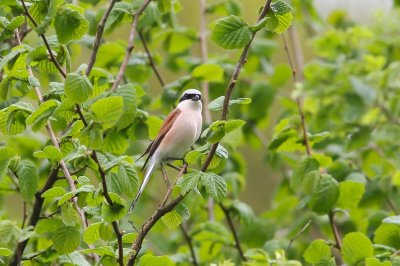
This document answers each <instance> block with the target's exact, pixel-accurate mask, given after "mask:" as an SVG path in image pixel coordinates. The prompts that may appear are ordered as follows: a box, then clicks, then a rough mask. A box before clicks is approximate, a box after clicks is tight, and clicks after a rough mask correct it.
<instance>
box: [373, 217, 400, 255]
mask: <svg viewBox="0 0 400 266" xmlns="http://www.w3.org/2000/svg"><path fill="white" fill-rule="evenodd" d="M374 235H375V237H374V242H375V243H377V244H382V245H387V246H390V247H394V248H396V249H399V248H400V216H399V215H398V216H389V217H387V218H385V219H383V221H382V223H381V225H379V227H378V228H377V229H376V231H375V233H374Z"/></svg>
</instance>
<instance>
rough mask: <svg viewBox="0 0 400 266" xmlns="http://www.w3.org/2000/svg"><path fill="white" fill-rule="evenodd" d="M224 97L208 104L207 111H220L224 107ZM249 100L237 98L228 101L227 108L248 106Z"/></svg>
mask: <svg viewBox="0 0 400 266" xmlns="http://www.w3.org/2000/svg"><path fill="white" fill-rule="evenodd" d="M224 100H225V96H220V97H218V98H217V99H215V100H213V101H212V102H210V103H209V104H208V109H209V110H211V111H221V110H222V108H223V106H224ZM249 103H251V98H239V99H235V100H229V106H231V105H233V104H249Z"/></svg>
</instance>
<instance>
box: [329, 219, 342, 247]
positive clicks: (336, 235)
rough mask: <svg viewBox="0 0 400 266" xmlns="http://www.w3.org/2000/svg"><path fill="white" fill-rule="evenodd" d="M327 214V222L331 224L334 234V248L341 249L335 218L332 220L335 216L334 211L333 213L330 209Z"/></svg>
mask: <svg viewBox="0 0 400 266" xmlns="http://www.w3.org/2000/svg"><path fill="white" fill-rule="evenodd" d="M328 216H329V223H330V224H331V228H332V232H333V235H334V237H335V241H336V248H337V249H338V250H341V249H342V242H341V240H340V234H339V230H338V229H337V227H336V223H335V220H334V218H335V213H334V212H333V211H331V212H330V213H329V214H328Z"/></svg>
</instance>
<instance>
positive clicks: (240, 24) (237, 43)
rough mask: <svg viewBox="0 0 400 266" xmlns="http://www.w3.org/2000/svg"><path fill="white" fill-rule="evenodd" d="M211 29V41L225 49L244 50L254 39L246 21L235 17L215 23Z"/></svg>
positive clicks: (225, 18) (221, 19)
mask: <svg viewBox="0 0 400 266" xmlns="http://www.w3.org/2000/svg"><path fill="white" fill-rule="evenodd" d="M210 27H211V40H212V41H214V42H215V43H216V44H218V45H219V46H221V47H222V48H225V49H240V48H243V47H245V46H246V45H247V44H248V43H249V42H250V40H251V38H252V37H253V32H252V30H251V29H250V27H249V25H248V24H247V23H246V21H245V20H244V19H243V18H241V17H237V16H233V15H231V16H229V17H223V18H220V19H218V20H216V21H214V22H213V23H212V24H211V25H210Z"/></svg>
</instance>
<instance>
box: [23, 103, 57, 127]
mask: <svg viewBox="0 0 400 266" xmlns="http://www.w3.org/2000/svg"><path fill="white" fill-rule="evenodd" d="M58 104H59V103H58V101H56V100H48V101H45V102H44V103H42V104H40V106H39V108H38V109H37V110H35V111H34V112H33V113H32V114H31V115H30V116H28V118H27V119H26V124H27V125H32V129H33V130H35V131H37V130H39V129H40V128H41V127H43V126H44V125H45V124H46V123H47V121H48V119H49V117H50V116H51V115H52V114H53V112H54V110H55V109H56V108H57V106H58Z"/></svg>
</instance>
